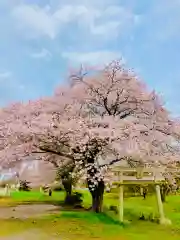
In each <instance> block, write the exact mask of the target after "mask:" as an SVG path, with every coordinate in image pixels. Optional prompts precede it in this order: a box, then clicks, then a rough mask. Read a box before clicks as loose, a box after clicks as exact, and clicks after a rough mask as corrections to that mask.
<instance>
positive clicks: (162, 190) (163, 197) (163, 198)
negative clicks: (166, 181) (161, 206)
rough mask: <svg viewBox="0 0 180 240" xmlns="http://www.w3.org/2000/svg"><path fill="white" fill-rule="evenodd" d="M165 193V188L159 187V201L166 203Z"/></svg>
mask: <svg viewBox="0 0 180 240" xmlns="http://www.w3.org/2000/svg"><path fill="white" fill-rule="evenodd" d="M166 192H167V189H166V187H165V186H161V189H160V193H161V201H162V202H165V201H166Z"/></svg>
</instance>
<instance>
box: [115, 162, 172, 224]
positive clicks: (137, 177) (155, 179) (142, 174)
mask: <svg viewBox="0 0 180 240" xmlns="http://www.w3.org/2000/svg"><path fill="white" fill-rule="evenodd" d="M111 171H112V172H113V173H114V177H115V179H114V180H115V181H117V182H119V221H120V222H123V221H124V216H123V215H124V211H123V210H124V207H123V200H124V199H123V185H125V184H126V185H127V184H139V185H142V184H153V185H155V190H156V198H157V205H158V212H159V222H160V224H171V221H170V220H169V219H166V218H165V215H164V210H163V203H162V200H161V193H160V185H161V184H163V183H164V182H165V179H164V177H163V176H162V172H163V169H162V168H146V167H138V168H129V167H122V166H116V167H112V168H111ZM127 174H130V175H131V176H128V175H127Z"/></svg>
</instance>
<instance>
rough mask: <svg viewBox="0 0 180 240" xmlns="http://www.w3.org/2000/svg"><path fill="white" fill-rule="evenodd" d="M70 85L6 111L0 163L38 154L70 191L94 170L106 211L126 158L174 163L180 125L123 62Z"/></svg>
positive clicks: (98, 203) (0, 125) (0, 123)
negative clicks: (112, 178) (111, 180)
mask: <svg viewBox="0 0 180 240" xmlns="http://www.w3.org/2000/svg"><path fill="white" fill-rule="evenodd" d="M70 82H71V85H70V86H67V87H66V88H62V87H60V88H58V89H56V92H55V94H54V95H53V96H52V97H50V98H44V99H40V100H39V101H34V102H33V101H31V102H29V103H27V104H21V103H19V104H15V105H13V106H10V107H8V108H5V109H2V110H1V113H0V115H1V118H0V136H1V138H0V159H1V160H0V161H1V165H2V166H8V164H12V163H13V162H14V163H16V162H17V161H20V160H21V159H23V157H24V156H26V155H29V154H33V156H34V157H36V158H37V159H41V160H45V161H49V162H51V163H52V164H54V166H56V167H60V166H61V167H62V169H65V170H66V171H63V174H62V179H63V180H64V184H65V185H66V187H67V193H68V194H71V191H72V189H71V186H72V184H69V182H72V180H73V177H74V174H75V173H76V172H79V173H80V175H81V174H84V173H86V176H87V182H88V187H89V190H90V192H91V195H92V207H93V210H94V211H96V212H99V211H101V208H102V200H103V192H104V172H105V170H106V169H107V167H108V166H109V165H112V164H113V163H114V162H117V161H120V160H122V159H126V160H127V161H129V162H133V163H135V164H136V163H137V164H139V163H141V164H144V163H145V162H148V163H149V164H155V163H156V162H157V163H161V164H165V165H166V164H167V163H168V162H169V161H170V160H171V159H172V158H174V157H176V156H178V154H179V152H178V151H177V149H176V148H175V147H174V146H173V144H172V142H174V141H178V140H179V123H178V121H174V120H171V119H170V117H169V113H168V112H167V111H166V109H165V108H164V107H163V103H162V102H161V100H160V99H159V97H158V96H157V94H155V92H150V91H148V90H147V88H146V87H145V85H144V84H143V83H142V82H141V81H140V80H139V79H138V78H137V76H135V74H134V73H132V72H131V71H129V70H126V69H125V68H124V66H123V65H122V64H121V63H120V62H117V61H115V62H112V63H111V64H110V65H108V66H107V67H105V68H104V69H103V70H102V71H98V72H97V71H96V72H93V73H91V74H88V72H87V71H84V70H83V69H81V70H80V71H79V72H77V73H73V74H71V76H70ZM100 157H101V158H104V164H101V165H100V164H99V158H100Z"/></svg>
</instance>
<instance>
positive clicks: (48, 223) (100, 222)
mask: <svg viewBox="0 0 180 240" xmlns="http://www.w3.org/2000/svg"><path fill="white" fill-rule="evenodd" d="M83 195H84V205H85V207H88V206H90V202H91V198H90V195H89V193H88V192H85V191H83ZM63 198H64V193H63V192H59V193H58V192H54V193H53V196H52V197H48V196H43V195H42V194H40V193H39V192H15V193H13V194H12V196H11V197H10V198H6V199H0V206H12V205H17V204H22V203H26V204H27V203H28V204H31V203H43V202H44V203H58V202H60V201H62V200H63ZM117 204H118V196H117V194H116V193H107V194H105V199H104V206H105V207H106V208H105V214H93V213H92V212H87V211H79V212H78V211H60V212H59V214H53V215H52V214H51V215H49V216H45V217H43V218H39V219H34V220H33V219H28V220H23V221H22V220H16V219H10V220H0V224H1V228H0V236H4V235H6V234H7V233H9V234H10V232H9V229H11V230H10V231H11V233H15V232H19V231H23V230H26V229H30V228H34V227H35V228H39V229H42V231H43V232H48V233H54V234H57V235H58V234H59V236H63V237H64V238H65V239H66V238H68V239H77V240H81V239H86V240H88V239H99V240H100V239H104V240H105V239H107V240H108V239H112V237H113V239H115V240H116V239H120V240H121V239H122V240H123V239H126V240H141V239H143V240H144V239H146V240H150V239H151V240H152V238H154V239H158V238H162V239H163V240H170V239H175V240H176V239H177V240H179V239H180V196H179V195H177V196H169V197H168V198H167V202H166V203H165V204H164V209H165V214H166V217H167V218H169V219H170V220H171V221H172V226H168V227H165V226H161V225H158V224H156V223H152V222H150V221H140V220H139V219H138V218H139V216H140V215H141V213H143V214H144V215H145V216H148V215H149V214H152V213H153V214H154V215H157V207H156V199H155V196H151V197H148V198H147V199H146V200H143V199H142V198H141V197H132V198H126V199H125V201H124V214H125V219H126V220H129V224H125V225H124V226H122V225H120V224H118V222H117V221H116V219H117V216H116V215H115V214H114V215H112V214H110V212H109V211H108V212H107V210H106V209H107V207H108V206H110V205H117ZM112 217H113V218H112ZM63 237H62V239H63Z"/></svg>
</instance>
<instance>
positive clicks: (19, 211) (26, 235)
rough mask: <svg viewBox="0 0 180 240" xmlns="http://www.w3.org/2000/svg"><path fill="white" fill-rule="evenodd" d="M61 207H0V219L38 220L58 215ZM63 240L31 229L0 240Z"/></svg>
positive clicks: (34, 205) (44, 205)
mask: <svg viewBox="0 0 180 240" xmlns="http://www.w3.org/2000/svg"><path fill="white" fill-rule="evenodd" d="M59 211H60V209H59V207H57V206H53V205H48V204H43V205H42V204H41V205H38V204H33V205H19V206H16V207H0V219H11V218H18V219H26V218H31V217H33V218H37V217H40V216H43V215H47V214H50V213H52V214H53V213H58V212H59ZM32 239H33V240H41V239H42V240H46V239H47V240H57V239H58V240H61V238H60V237H58V236H49V235H48V234H46V233H44V232H42V231H41V230H40V229H29V230H28V231H25V232H22V233H19V234H13V235H11V236H8V237H0V240H32Z"/></svg>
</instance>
